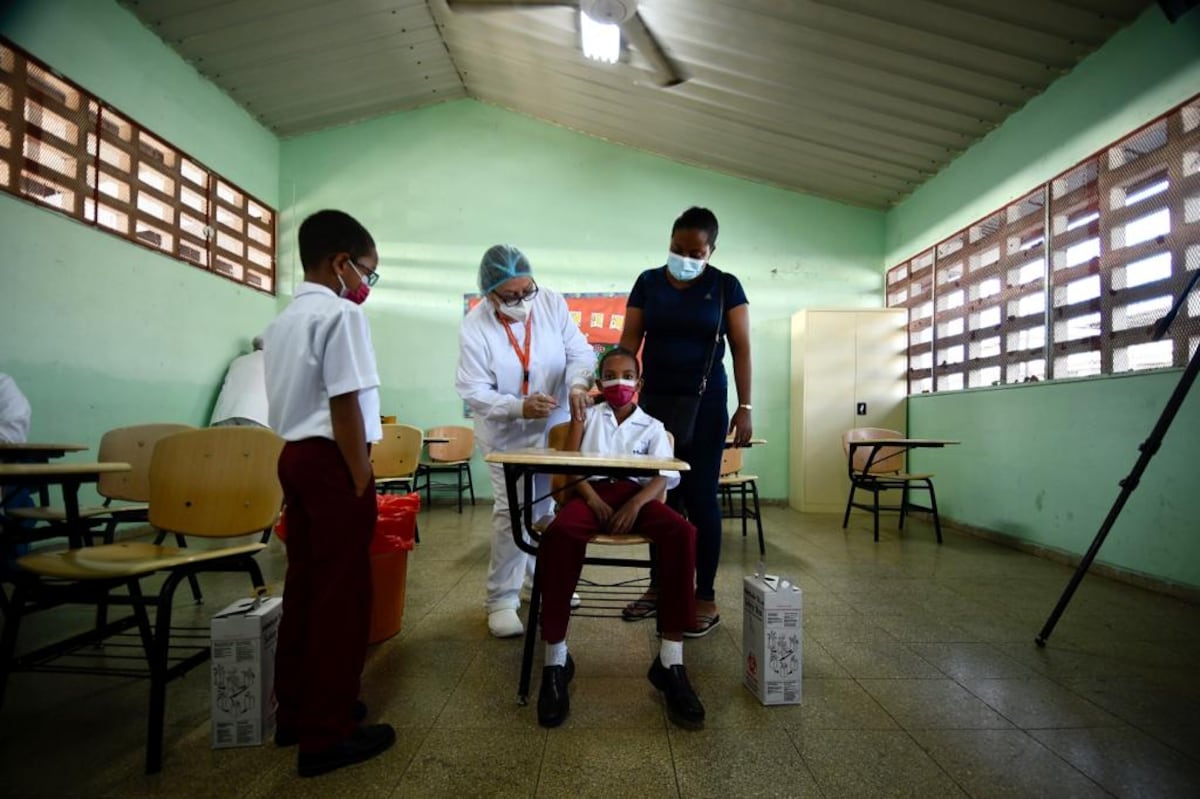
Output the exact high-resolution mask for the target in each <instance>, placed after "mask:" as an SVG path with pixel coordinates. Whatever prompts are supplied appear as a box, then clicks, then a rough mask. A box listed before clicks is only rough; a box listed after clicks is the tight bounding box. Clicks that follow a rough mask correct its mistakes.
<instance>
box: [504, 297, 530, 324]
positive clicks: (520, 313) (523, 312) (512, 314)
mask: <svg viewBox="0 0 1200 799" xmlns="http://www.w3.org/2000/svg"><path fill="white" fill-rule="evenodd" d="M532 307H533V300H532V299H528V300H521V303H520V304H519V305H501V306H499V311H500V315H501V316H507V317H508V318H509V319H512V320H515V321H517V322H524V321H525V320H526V319H528V318H529V309H530V308H532Z"/></svg>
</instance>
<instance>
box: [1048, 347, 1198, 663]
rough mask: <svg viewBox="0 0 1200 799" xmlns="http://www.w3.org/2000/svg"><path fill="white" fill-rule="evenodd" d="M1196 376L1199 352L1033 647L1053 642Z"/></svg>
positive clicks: (1181, 379)
mask: <svg viewBox="0 0 1200 799" xmlns="http://www.w3.org/2000/svg"><path fill="white" fill-rule="evenodd" d="M1197 373H1200V349H1197V350H1196V352H1195V353H1193V354H1192V359H1191V360H1190V361H1188V365H1187V369H1185V370H1184V371H1183V374H1182V375H1181V376H1180V378H1179V383H1178V384H1176V386H1175V390H1174V391H1173V392H1171V398H1170V399H1168V400H1167V404H1166V407H1164V408H1163V411H1162V413H1161V414H1160V415H1159V417H1158V422H1157V423H1156V424H1155V425H1154V429H1153V430H1151V431H1150V436H1149V438H1147V439H1146V440H1145V441H1143V442H1142V444H1141V446H1140V447H1138V449H1139V450H1141V453H1142V454H1141V455H1139V456H1138V459H1137V463H1135V464H1134V465H1133V470H1132V471H1131V472H1130V473H1129V476H1128V477H1126V478H1125V479H1124V480H1122V481H1121V484H1120V485H1121V493H1120V494H1118V495H1117V499H1116V501H1115V502H1113V506H1112V508H1111V509H1110V510H1109V511H1108V516H1106V517H1105V518H1104V523H1103V524H1101V525H1100V530H1099V532H1097V533H1096V537H1095V538H1094V539H1093V540H1092V545H1091V546H1090V547H1088V551H1087V554H1085V555H1084V556H1083V560H1081V561H1080V562H1079V567H1078V568H1077V569H1075V574H1073V575H1071V581H1070V582H1069V583H1067V587H1066V589H1065V590H1064V591H1063V593H1062V596H1061V597H1059V598H1058V604H1057V605H1055V606H1054V610H1053V611H1051V613H1050V618H1048V619H1046V623H1045V624H1044V625H1043V626H1042V631H1041V632H1040V633H1038V635H1037V637H1036V638H1034V639H1033V640H1034V643H1036V644H1037V645H1038V646H1045V645H1046V641H1047V640H1049V638H1050V633H1052V632H1054V626H1055V625H1056V624H1058V620H1059V618H1060V617H1061V616H1062V614H1063V611H1065V610H1066V609H1067V605H1068V604H1069V603H1070V602H1071V597H1072V596H1073V595H1074V594H1075V589H1077V588H1078V587H1079V583H1080V582H1082V581H1083V576H1084V575H1085V574H1087V570H1088V569H1089V568H1091V565H1092V561H1093V560H1095V559H1096V554H1097V553H1098V552H1099V551H1100V547H1101V546H1102V545H1103V544H1104V539H1105V538H1107V537H1108V532H1109V530H1111V529H1112V527H1113V525H1114V524H1115V523H1116V521H1117V517H1118V516H1120V515H1121V511H1122V510H1123V509H1124V507H1125V503H1126V502H1127V501H1128V500H1129V496H1130V495H1131V494H1132V493H1133V491H1134V489H1135V488H1137V487H1138V483H1139V482H1141V479H1142V474H1143V473H1144V472H1145V471H1146V467H1147V466H1148V465H1149V464H1150V459H1151V458H1153V457H1154V455H1155V454H1156V453H1157V452H1158V448H1159V447H1160V446H1162V441H1163V436H1165V435H1166V433H1167V428H1169V427H1170V426H1171V422H1173V421H1174V420H1175V414H1177V413H1178V412H1179V408H1180V407H1181V406H1182V405H1183V401H1184V399H1186V398H1187V394H1188V391H1189V390H1191V387H1192V383H1194V382H1195V380H1196V374H1197Z"/></svg>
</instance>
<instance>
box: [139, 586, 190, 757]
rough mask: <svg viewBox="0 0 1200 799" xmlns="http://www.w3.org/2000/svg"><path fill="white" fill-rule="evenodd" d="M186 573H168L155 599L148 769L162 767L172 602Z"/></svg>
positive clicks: (148, 730) (147, 719) (148, 723)
mask: <svg viewBox="0 0 1200 799" xmlns="http://www.w3.org/2000/svg"><path fill="white" fill-rule="evenodd" d="M183 577H184V575H183V574H182V573H181V572H175V573H172V574H169V575H167V579H166V580H164V581H163V584H162V588H160V589H159V592H158V597H157V598H156V599H155V601H154V604H155V606H156V612H155V619H154V626H155V633H154V641H153V643H152V646H151V652H152V656H151V658H150V709H149V711H148V712H147V716H146V773H147V774H157V773H158V772H160V771H162V757H163V728H164V727H165V722H166V715H167V656H168V654H169V652H170V647H171V603H172V601H173V599H174V597H175V589H176V587H178V585H179V581H180V580H182V579H183Z"/></svg>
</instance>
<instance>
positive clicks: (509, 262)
mask: <svg viewBox="0 0 1200 799" xmlns="http://www.w3.org/2000/svg"><path fill="white" fill-rule="evenodd" d="M514 277H533V268H532V267H531V266H530V265H529V259H528V258H526V257H525V253H523V252H521V251H520V250H518V249H517V248H516V247H514V246H512V245H511V244H497V245H496V246H494V247H490V248H488V251H487V252H485V253H484V254H483V259H482V260H480V262H479V291H480V292H481V293H483V294H490V293H491V292H493V291H495V290H496V287H497V286H499V285H500V284H501V283H505V282H507V281H509V280H512V279H513V278H514Z"/></svg>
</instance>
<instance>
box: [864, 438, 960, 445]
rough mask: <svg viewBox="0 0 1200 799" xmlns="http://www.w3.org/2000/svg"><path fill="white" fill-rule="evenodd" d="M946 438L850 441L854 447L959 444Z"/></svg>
mask: <svg viewBox="0 0 1200 799" xmlns="http://www.w3.org/2000/svg"><path fill="white" fill-rule="evenodd" d="M961 443H962V442H961V441H952V440H950V439H948V438H869V439H864V440H862V441H851V442H850V445H851V446H855V447H944V446H947V445H950V444H961Z"/></svg>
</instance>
